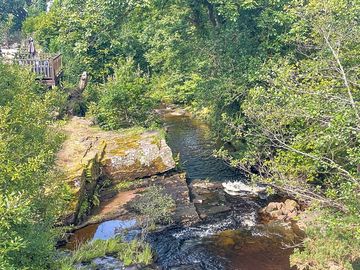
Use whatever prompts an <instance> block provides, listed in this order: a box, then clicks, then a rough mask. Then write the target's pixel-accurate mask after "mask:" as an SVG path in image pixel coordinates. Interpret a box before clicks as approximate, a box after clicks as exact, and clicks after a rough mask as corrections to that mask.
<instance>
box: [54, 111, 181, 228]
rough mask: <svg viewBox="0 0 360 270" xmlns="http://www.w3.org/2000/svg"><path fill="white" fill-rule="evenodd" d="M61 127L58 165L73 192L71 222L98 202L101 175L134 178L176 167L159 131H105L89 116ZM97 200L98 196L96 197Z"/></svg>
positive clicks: (70, 209) (120, 179)
mask: <svg viewBox="0 0 360 270" xmlns="http://www.w3.org/2000/svg"><path fill="white" fill-rule="evenodd" d="M62 130H63V131H64V132H65V134H66V135H67V139H66V141H65V142H64V144H63V146H62V149H61V151H60V152H59V153H58V155H57V161H56V163H57V167H58V168H59V170H60V171H61V172H62V173H63V175H64V179H65V181H66V182H67V183H68V185H69V187H70V188H71V192H72V193H73V200H72V202H71V203H70V207H69V213H66V214H65V216H69V215H70V216H71V215H72V216H71V218H70V219H69V222H70V223H71V222H74V221H76V220H78V221H79V218H78V217H77V216H79V215H81V216H85V215H86V214H88V213H89V210H90V209H91V208H92V206H94V205H95V204H96V201H95V202H93V201H92V200H93V199H94V198H95V197H96V196H97V194H96V189H97V186H98V182H99V179H100V178H107V179H110V180H111V181H113V182H120V181H125V180H127V181H132V180H134V179H139V178H143V177H149V176H152V175H156V174H160V173H164V172H166V171H169V170H171V169H173V168H174V167H175V162H174V160H173V157H172V152H171V149H170V148H169V146H168V145H167V144H166V141H165V139H164V138H163V136H162V135H161V133H160V132H158V131H146V130H143V129H139V128H137V129H126V130H121V131H104V130H101V129H100V128H99V127H97V126H92V123H91V121H90V120H88V119H85V118H80V117H73V118H72V119H70V121H68V123H67V124H66V125H64V126H63V127H62ZM95 200H96V199H95Z"/></svg>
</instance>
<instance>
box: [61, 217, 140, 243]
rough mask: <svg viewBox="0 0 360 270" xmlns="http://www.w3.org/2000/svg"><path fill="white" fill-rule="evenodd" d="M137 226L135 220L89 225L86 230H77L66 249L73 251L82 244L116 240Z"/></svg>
mask: <svg viewBox="0 0 360 270" xmlns="http://www.w3.org/2000/svg"><path fill="white" fill-rule="evenodd" d="M135 225H136V220H135V219H130V220H110V221H105V222H102V223H100V224H92V225H88V226H86V227H84V228H81V229H79V230H76V231H75V232H74V233H73V234H72V235H71V237H70V240H69V242H68V243H67V244H66V248H67V249H71V250H73V249H75V248H76V247H77V246H79V245H80V244H81V243H83V242H85V241H88V240H96V239H100V240H108V239H111V238H114V237H115V236H116V235H117V234H119V233H121V232H123V231H124V230H126V229H131V228H134V226H135ZM130 234H131V235H133V234H134V232H133V231H131V232H130ZM125 238H126V236H125Z"/></svg>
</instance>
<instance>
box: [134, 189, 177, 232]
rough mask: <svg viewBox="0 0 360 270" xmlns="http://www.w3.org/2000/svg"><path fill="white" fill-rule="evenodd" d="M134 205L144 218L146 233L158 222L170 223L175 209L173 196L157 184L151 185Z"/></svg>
mask: <svg viewBox="0 0 360 270" xmlns="http://www.w3.org/2000/svg"><path fill="white" fill-rule="evenodd" d="M132 207H133V208H134V209H135V210H136V211H138V212H139V213H140V214H141V215H142V216H143V218H144V220H143V222H144V235H146V233H147V231H148V230H149V229H151V228H154V226H155V224H156V223H170V222H171V221H172V219H171V213H172V211H173V210H174V207H175V202H174V200H173V198H172V197H171V196H170V195H168V194H164V189H163V188H161V187H157V186H151V187H149V188H148V189H147V190H146V191H145V193H144V194H143V195H142V196H141V197H140V198H139V199H138V200H136V201H135V202H134V203H133V205H132Z"/></svg>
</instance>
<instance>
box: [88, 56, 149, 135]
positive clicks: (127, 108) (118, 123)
mask: <svg viewBox="0 0 360 270" xmlns="http://www.w3.org/2000/svg"><path fill="white" fill-rule="evenodd" d="M114 70H115V71H114V72H115V73H114V76H113V77H112V78H111V79H109V81H108V82H107V83H105V84H103V85H101V86H100V87H99V101H98V103H97V104H94V103H93V104H92V106H91V107H90V112H89V114H92V115H93V116H95V118H96V119H97V122H98V123H99V125H100V126H101V127H103V128H105V129H119V128H122V127H128V126H134V125H145V126H149V125H150V124H151V123H152V121H153V120H154V115H153V113H152V112H151V110H152V109H153V105H154V102H153V101H152V99H151V98H150V96H149V91H148V78H147V76H145V75H143V74H142V73H141V71H140V70H136V69H135V67H134V63H133V61H132V60H131V59H128V60H125V61H119V64H118V65H117V66H116V67H115V68H114Z"/></svg>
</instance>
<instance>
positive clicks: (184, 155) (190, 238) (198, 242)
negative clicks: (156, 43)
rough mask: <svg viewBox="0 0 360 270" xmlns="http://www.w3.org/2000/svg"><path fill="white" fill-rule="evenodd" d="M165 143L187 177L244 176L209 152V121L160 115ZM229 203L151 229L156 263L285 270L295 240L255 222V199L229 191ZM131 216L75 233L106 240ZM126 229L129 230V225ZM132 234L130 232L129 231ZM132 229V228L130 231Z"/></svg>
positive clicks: (212, 144)
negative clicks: (212, 214) (205, 216)
mask: <svg viewBox="0 0 360 270" xmlns="http://www.w3.org/2000/svg"><path fill="white" fill-rule="evenodd" d="M165 123H166V126H167V128H166V129H167V142H168V144H169V146H170V147H171V149H172V151H173V152H174V154H178V153H179V154H180V163H181V166H182V168H183V169H184V170H185V171H186V174H187V178H188V182H189V183H190V182H191V181H193V180H195V179H204V180H205V179H209V180H210V181H220V182H225V181H229V180H230V181H233V180H241V179H243V176H242V175H241V174H239V173H238V172H236V171H234V170H232V169H231V168H229V167H228V166H227V165H226V164H225V163H224V162H223V161H221V160H218V159H216V158H214V157H213V156H212V153H213V150H214V149H216V147H217V143H216V140H215V138H214V137H212V134H211V131H210V128H209V126H207V125H206V124H204V123H202V122H200V121H197V120H194V119H191V118H189V117H186V116H168V117H165ZM227 200H230V201H232V202H234V205H235V206H234V207H233V208H232V211H231V212H230V213H227V214H225V215H223V216H221V217H220V218H219V217H217V218H214V219H210V220H208V221H206V222H205V223H201V224H198V225H195V226H191V227H172V228H167V229H165V230H163V231H161V232H156V233H152V234H150V235H149V236H148V241H149V242H150V244H151V245H152V248H153V249H154V251H155V252H156V255H157V256H156V260H155V265H154V267H155V268H159V269H184V270H185V269H187V270H192V269H194V270H197V269H199V270H200V269H208V270H218V269H219V270H221V269H229V270H289V269H291V268H290V263H289V256H290V254H291V252H292V249H291V248H285V247H284V243H290V244H291V243H293V242H296V239H294V238H293V235H292V234H291V233H290V234H289V235H288V236H289V237H287V236H286V232H285V233H284V230H283V229H282V228H281V226H278V227H277V226H272V227H269V226H268V225H264V224H259V223H258V221H257V211H258V209H259V208H260V207H261V206H260V205H259V204H258V203H257V202H254V201H251V200H249V201H247V200H246V199H242V198H241V197H236V196H230V195H229V196H228V198H227ZM133 222H134V221H133V220H123V221H119V220H115V221H107V222H104V223H101V224H96V225H90V226H87V227H85V228H83V229H81V230H79V231H78V232H76V233H75V237H85V238H86V239H98V238H100V239H108V238H111V237H113V236H114V235H115V234H117V233H118V232H119V231H121V230H122V229H129V228H130V227H131V226H132V225H134V224H133ZM130 232H132V231H131V230H130ZM132 233H134V232H132ZM135 233H136V232H135Z"/></svg>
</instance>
